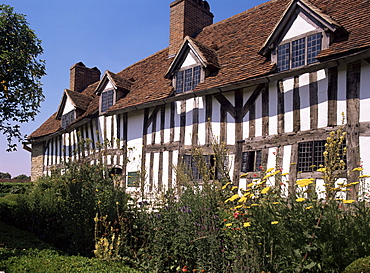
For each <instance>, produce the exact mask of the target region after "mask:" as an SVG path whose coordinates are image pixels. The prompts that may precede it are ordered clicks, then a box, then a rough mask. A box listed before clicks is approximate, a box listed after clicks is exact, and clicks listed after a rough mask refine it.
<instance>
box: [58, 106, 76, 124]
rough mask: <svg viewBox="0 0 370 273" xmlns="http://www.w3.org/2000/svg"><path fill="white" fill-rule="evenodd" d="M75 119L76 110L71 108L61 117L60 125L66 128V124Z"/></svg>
mask: <svg viewBox="0 0 370 273" xmlns="http://www.w3.org/2000/svg"><path fill="white" fill-rule="evenodd" d="M75 119H76V111H75V110H72V111H70V112H68V113H67V114H64V115H63V116H62V117H61V120H62V127H63V128H67V126H68V125H69V124H71V123H72V122H73V121H74V120H75Z"/></svg>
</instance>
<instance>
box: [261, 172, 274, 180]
mask: <svg viewBox="0 0 370 273" xmlns="http://www.w3.org/2000/svg"><path fill="white" fill-rule="evenodd" d="M271 176H273V174H272V173H269V174H266V175H265V176H264V177H263V178H262V179H267V178H269V177H271Z"/></svg>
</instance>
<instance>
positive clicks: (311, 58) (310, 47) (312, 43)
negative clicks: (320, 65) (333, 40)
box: [307, 33, 321, 64]
mask: <svg viewBox="0 0 370 273" xmlns="http://www.w3.org/2000/svg"><path fill="white" fill-rule="evenodd" d="M320 50H321V33H317V34H314V35H311V36H308V37H307V64H310V63H313V62H315V61H316V56H317V54H319V52H320Z"/></svg>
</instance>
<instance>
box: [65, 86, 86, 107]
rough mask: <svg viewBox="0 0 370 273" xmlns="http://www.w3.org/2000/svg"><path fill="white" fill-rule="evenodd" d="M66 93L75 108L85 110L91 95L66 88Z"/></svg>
mask: <svg viewBox="0 0 370 273" xmlns="http://www.w3.org/2000/svg"><path fill="white" fill-rule="evenodd" d="M66 93H67V95H68V96H69V97H70V98H71V100H72V102H73V103H74V105H75V106H76V107H77V108H80V109H81V110H87V108H88V107H89V104H90V102H91V100H92V97H91V96H88V95H85V94H82V93H80V92H76V91H72V90H66Z"/></svg>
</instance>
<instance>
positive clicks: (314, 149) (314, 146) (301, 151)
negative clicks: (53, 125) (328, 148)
mask: <svg viewBox="0 0 370 273" xmlns="http://www.w3.org/2000/svg"><path fill="white" fill-rule="evenodd" d="M325 143H326V141H325V140H318V141H308V142H301V143H298V172H311V171H316V170H317V169H318V168H320V165H324V163H325V160H324V152H325ZM344 147H346V143H345V142H344V143H343V144H342V148H341V151H340V154H339V158H340V159H342V160H343V161H344V162H346V161H347V157H346V155H345V154H343V152H342V151H343V149H344Z"/></svg>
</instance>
